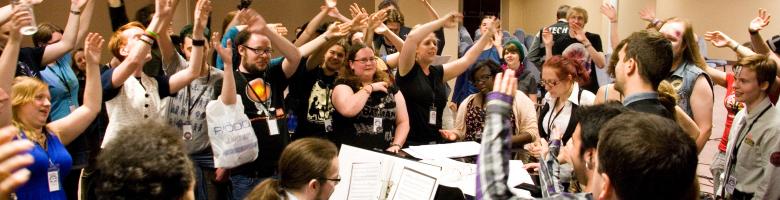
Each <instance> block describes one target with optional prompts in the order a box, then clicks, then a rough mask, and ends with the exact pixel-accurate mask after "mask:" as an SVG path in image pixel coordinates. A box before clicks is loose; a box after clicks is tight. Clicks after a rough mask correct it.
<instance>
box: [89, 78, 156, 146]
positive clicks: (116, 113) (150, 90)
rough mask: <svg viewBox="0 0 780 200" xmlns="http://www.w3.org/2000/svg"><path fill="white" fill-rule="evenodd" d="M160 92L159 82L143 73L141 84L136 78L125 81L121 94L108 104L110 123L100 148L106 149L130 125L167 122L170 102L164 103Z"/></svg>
mask: <svg viewBox="0 0 780 200" xmlns="http://www.w3.org/2000/svg"><path fill="white" fill-rule="evenodd" d="M141 83H143V86H142V85H141ZM144 86H146V88H144ZM158 91H159V90H158V84H157V80H156V79H155V78H154V77H150V76H147V75H146V74H143V73H142V75H141V81H140V82H139V81H138V79H136V78H134V77H130V78H128V79H127V80H125V82H124V84H123V85H122V88H121V89H120V91H119V94H117V96H116V97H114V98H113V99H111V100H109V101H107V102H106V111H107V112H108V119H109V123H108V127H107V128H106V135H105V136H104V138H103V143H102V144H101V145H100V147H101V148H104V147H105V146H106V144H107V143H108V142H109V141H111V140H112V139H114V137H116V134H117V132H119V130H121V129H122V128H124V127H127V126H129V125H130V124H133V123H135V122H139V121H143V120H154V121H158V120H159V121H165V115H166V114H165V113H166V112H167V110H168V109H167V107H168V103H167V102H168V101H162V100H161V98H160V94H159V92H158Z"/></svg>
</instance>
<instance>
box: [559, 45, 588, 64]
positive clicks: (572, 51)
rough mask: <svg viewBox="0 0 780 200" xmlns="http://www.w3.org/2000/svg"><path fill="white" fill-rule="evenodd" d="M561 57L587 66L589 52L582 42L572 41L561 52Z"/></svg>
mask: <svg viewBox="0 0 780 200" xmlns="http://www.w3.org/2000/svg"><path fill="white" fill-rule="evenodd" d="M561 55H563V57H566V58H569V59H572V60H575V61H578V62H580V65H582V66H587V65H588V64H589V63H590V53H588V48H586V47H585V45H583V44H582V43H574V44H571V45H569V46H568V47H566V49H564V50H563V53H561Z"/></svg>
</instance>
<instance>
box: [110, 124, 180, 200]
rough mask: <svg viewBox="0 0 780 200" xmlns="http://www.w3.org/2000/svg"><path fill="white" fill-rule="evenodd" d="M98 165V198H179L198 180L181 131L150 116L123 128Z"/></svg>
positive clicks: (111, 142)
mask: <svg viewBox="0 0 780 200" xmlns="http://www.w3.org/2000/svg"><path fill="white" fill-rule="evenodd" d="M97 168H98V170H99V171H100V178H99V181H98V183H97V188H96V189H95V192H96V193H97V196H98V199H179V198H181V197H182V196H183V195H184V194H185V192H187V191H188V190H189V188H190V184H192V183H193V182H194V181H195V177H194V174H193V169H192V162H191V161H190V159H189V157H187V153H186V152H185V150H184V142H183V141H182V140H181V136H180V131H179V130H178V129H176V128H173V127H170V126H168V125H165V124H161V123H159V122H155V121H151V120H146V121H142V122H135V123H134V124H132V125H130V126H128V127H125V128H123V129H120V130H119V133H118V134H117V136H116V138H114V139H113V140H111V141H110V142H109V143H108V144H107V145H106V148H104V149H103V150H101V152H100V155H98V158H97Z"/></svg>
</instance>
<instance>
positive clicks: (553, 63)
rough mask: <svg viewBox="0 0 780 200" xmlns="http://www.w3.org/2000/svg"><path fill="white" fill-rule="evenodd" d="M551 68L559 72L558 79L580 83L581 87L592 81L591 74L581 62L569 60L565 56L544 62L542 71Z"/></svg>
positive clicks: (557, 56) (554, 57) (553, 57)
mask: <svg viewBox="0 0 780 200" xmlns="http://www.w3.org/2000/svg"><path fill="white" fill-rule="evenodd" d="M544 68H549V69H555V70H557V73H556V74H557V76H558V77H557V78H558V79H560V80H566V79H568V78H567V76H571V79H572V80H574V81H576V82H577V83H579V85H580V86H583V85H587V84H588V82H589V81H590V72H588V69H587V68H585V66H583V65H582V63H580V62H579V61H576V60H573V59H569V58H567V57H563V56H559V55H556V56H552V57H550V59H549V60H547V61H545V62H544V65H543V67H542V69H544Z"/></svg>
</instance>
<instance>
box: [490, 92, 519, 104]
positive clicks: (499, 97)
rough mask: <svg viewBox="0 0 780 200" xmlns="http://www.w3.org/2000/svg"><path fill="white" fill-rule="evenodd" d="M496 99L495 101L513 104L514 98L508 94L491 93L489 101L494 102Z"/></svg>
mask: <svg viewBox="0 0 780 200" xmlns="http://www.w3.org/2000/svg"><path fill="white" fill-rule="evenodd" d="M494 99H495V100H501V101H503V102H506V103H509V104H511V103H512V99H513V98H512V96H509V95H507V94H504V93H500V92H490V93H488V95H487V100H488V101H490V100H494Z"/></svg>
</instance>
